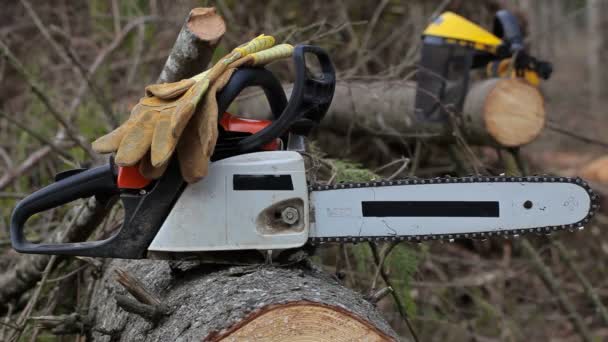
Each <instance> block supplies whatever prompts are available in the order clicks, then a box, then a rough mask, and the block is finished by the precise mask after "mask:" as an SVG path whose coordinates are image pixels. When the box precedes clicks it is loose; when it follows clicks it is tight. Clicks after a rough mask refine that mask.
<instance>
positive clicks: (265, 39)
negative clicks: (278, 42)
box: [233, 34, 274, 57]
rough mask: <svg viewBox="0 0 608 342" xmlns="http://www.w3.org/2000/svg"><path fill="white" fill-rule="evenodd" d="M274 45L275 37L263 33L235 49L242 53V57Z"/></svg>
mask: <svg viewBox="0 0 608 342" xmlns="http://www.w3.org/2000/svg"><path fill="white" fill-rule="evenodd" d="M273 45H274V37H273V36H267V35H264V34H261V35H259V36H257V37H255V38H253V39H252V40H251V41H249V42H248V43H246V44H244V45H241V46H239V47H237V48H235V49H234V50H233V51H235V52H238V53H240V57H245V56H247V55H249V54H251V53H255V52H258V51H262V50H265V49H268V48H269V47H271V46H273Z"/></svg>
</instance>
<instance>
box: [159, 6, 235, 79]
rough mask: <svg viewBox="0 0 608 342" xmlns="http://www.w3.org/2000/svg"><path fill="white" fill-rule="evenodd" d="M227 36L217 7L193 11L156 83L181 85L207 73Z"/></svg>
mask: <svg viewBox="0 0 608 342" xmlns="http://www.w3.org/2000/svg"><path fill="white" fill-rule="evenodd" d="M225 32H226V24H225V23H224V19H222V17H221V16H220V15H218V14H217V13H216V11H215V8H214V7H205V8H203V7H198V8H194V9H192V10H191V11H190V14H189V15H188V18H186V22H185V23H184V26H183V27H182V29H181V31H180V32H179V35H178V36H177V39H176V40H175V44H174V45H173V49H172V50H171V54H170V55H169V58H167V61H166V62H165V66H164V67H163V71H162V72H161V74H160V77H159V78H158V81H157V83H164V82H175V81H179V80H181V79H184V78H188V77H191V76H193V75H196V74H197V73H199V72H200V71H202V70H205V69H206V68H207V65H208V64H209V62H210V61H211V57H212V55H213V51H214V50H215V47H216V46H217V44H218V43H219V41H220V39H221V38H222V37H223V35H224V33H225Z"/></svg>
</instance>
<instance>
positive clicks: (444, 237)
mask: <svg viewBox="0 0 608 342" xmlns="http://www.w3.org/2000/svg"><path fill="white" fill-rule="evenodd" d="M481 182H510V183H517V182H519V183H573V184H576V185H578V186H580V187H582V188H584V189H585V190H586V191H587V193H588V194H589V198H590V199H591V206H590V210H589V212H588V213H587V216H586V217H585V218H584V219H582V220H580V221H579V222H576V223H572V224H564V225H560V226H547V227H538V228H532V229H512V230H498V231H488V232H471V233H460V234H426V235H403V236H397V235H394V236H339V237H338V236H337V237H312V238H310V239H309V242H311V243H312V244H314V245H322V244H325V243H335V242H339V243H359V242H383V241H408V242H414V243H420V242H422V241H428V240H440V241H448V242H453V241H454V240H455V239H477V240H486V239H487V238H488V237H494V236H503V237H504V238H507V239H508V238H519V237H520V235H523V234H529V233H536V234H540V235H551V233H553V232H556V231H563V230H568V231H571V232H574V231H578V230H582V229H584V226H585V224H587V223H589V221H590V220H591V218H592V217H593V216H594V215H595V213H596V212H597V211H598V210H599V207H600V205H599V202H600V198H599V196H598V195H597V194H596V193H595V192H594V191H593V189H591V187H590V186H589V185H588V184H587V182H585V181H584V180H583V179H582V178H579V177H576V178H570V177H557V176H548V175H536V176H525V177H513V176H504V175H501V176H480V175H470V176H466V177H449V176H448V177H437V178H427V179H422V178H416V177H412V178H404V179H396V180H380V181H373V182H363V183H338V184H333V185H320V184H313V185H310V186H309V187H308V190H309V191H328V190H336V189H346V188H349V189H350V188H373V187H380V186H396V185H416V184H444V183H481Z"/></svg>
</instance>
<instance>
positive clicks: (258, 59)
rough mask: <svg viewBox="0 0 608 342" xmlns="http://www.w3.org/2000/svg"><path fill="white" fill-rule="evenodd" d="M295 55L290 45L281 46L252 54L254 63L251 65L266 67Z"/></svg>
mask: <svg viewBox="0 0 608 342" xmlns="http://www.w3.org/2000/svg"><path fill="white" fill-rule="evenodd" d="M292 54H293V46H291V45H290V44H279V45H277V46H273V47H271V48H270V49H267V50H264V51H260V52H256V53H254V54H251V58H252V59H253V62H252V63H251V65H266V64H268V63H271V62H274V61H276V60H278V59H282V58H287V57H289V56H291V55H292Z"/></svg>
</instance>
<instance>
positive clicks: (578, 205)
mask: <svg viewBox="0 0 608 342" xmlns="http://www.w3.org/2000/svg"><path fill="white" fill-rule="evenodd" d="M544 178H546V177H544ZM544 178H543V177H540V178H538V177H537V178H535V179H532V180H524V179H521V180H520V181H506V178H503V179H498V180H491V179H489V178H484V177H480V178H479V179H477V180H475V181H473V180H469V181H466V180H464V179H463V180H460V181H459V180H458V179H455V180H454V181H453V182H452V183H447V182H449V181H450V179H443V180H441V181H432V180H430V181H428V182H425V183H424V184H421V183H415V182H416V180H411V181H409V180H397V181H380V182H375V183H374V182H371V183H352V184H351V183H346V184H338V185H335V186H326V185H317V186H312V187H311V188H310V189H309V187H308V184H307V182H306V170H305V166H304V160H303V158H302V156H301V155H300V153H298V152H294V151H269V152H255V153H249V154H243V155H238V156H234V157H230V158H227V159H223V160H220V161H217V162H214V163H211V165H210V168H209V175H208V176H207V177H205V178H204V179H203V180H201V181H200V182H198V183H195V184H190V185H188V186H187V187H186V188H185V189H184V191H183V193H182V194H181V195H180V197H179V198H178V200H177V202H176V203H175V205H174V206H173V209H172V210H171V212H170V213H169V215H168V216H167V218H166V219H165V221H164V222H163V224H162V226H161V228H160V230H159V232H158V234H157V235H156V236H155V238H154V240H153V241H152V243H151V245H150V246H149V248H148V251H151V252H203V251H227V250H245V249H257V250H271V249H287V248H296V247H300V246H302V245H304V244H305V243H306V242H307V241H311V242H313V243H315V242H320V243H323V242H332V241H354V242H356V241H366V240H374V239H379V238H383V239H384V238H396V239H405V238H407V237H417V238H425V237H427V236H442V237H447V238H450V237H451V236H454V237H457V236H466V235H467V234H472V235H475V234H482V233H484V234H485V233H488V234H493V233H497V234H499V233H503V232H505V233H510V234H518V233H519V232H523V231H526V230H536V231H540V229H541V228H542V229H543V230H546V229H551V230H553V229H558V228H559V229H565V228H576V227H579V226H580V225H582V224H583V223H585V222H586V221H585V220H588V215H589V213H590V212H591V210H592V207H591V190H590V189H588V188H586V187H584V186H581V185H579V184H578V183H575V182H574V181H572V182H570V181H566V182H559V181H558V179H553V178H551V179H550V178H546V180H544ZM309 190H310V191H309ZM482 235H483V234H482Z"/></svg>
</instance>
